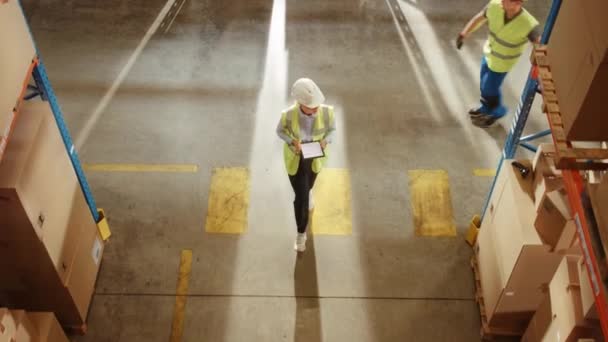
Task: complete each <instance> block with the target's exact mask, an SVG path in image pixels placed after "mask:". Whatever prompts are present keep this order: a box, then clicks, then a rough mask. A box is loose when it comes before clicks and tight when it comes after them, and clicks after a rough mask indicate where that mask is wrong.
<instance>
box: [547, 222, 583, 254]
mask: <svg viewBox="0 0 608 342" xmlns="http://www.w3.org/2000/svg"><path fill="white" fill-rule="evenodd" d="M577 238H578V235H577V232H576V223H574V220H568V222H567V223H566V226H565V227H564V229H563V231H562V233H561V235H560V237H559V240H557V244H556V245H555V247H554V248H553V250H554V251H555V252H557V253H563V254H580V255H582V251H581V249H580V245H579V246H575V244H576V243H577V241H578V240H577ZM573 247H575V248H576V250H574V251H573V250H572V248H573Z"/></svg>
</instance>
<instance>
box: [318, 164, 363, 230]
mask: <svg viewBox="0 0 608 342" xmlns="http://www.w3.org/2000/svg"><path fill="white" fill-rule="evenodd" d="M313 197H314V202H315V209H314V210H313V212H311V214H312V226H311V229H312V233H313V234H325V235H348V234H351V233H352V231H353V224H352V209H351V188H350V173H349V172H348V171H347V170H346V169H324V170H323V171H321V173H320V174H319V176H318V178H317V181H316V183H315V187H314V190H313Z"/></svg>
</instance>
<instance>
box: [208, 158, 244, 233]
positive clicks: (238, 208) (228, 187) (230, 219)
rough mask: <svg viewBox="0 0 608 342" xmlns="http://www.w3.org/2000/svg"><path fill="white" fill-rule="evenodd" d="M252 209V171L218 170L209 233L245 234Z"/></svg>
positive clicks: (236, 168) (212, 181) (212, 184)
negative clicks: (250, 199) (250, 206)
mask: <svg viewBox="0 0 608 342" xmlns="http://www.w3.org/2000/svg"><path fill="white" fill-rule="evenodd" d="M248 208H249V170H248V169H246V168H242V167H233V168H217V169H214V170H213V175H212V176H211V189H210V191H209V205H208V210H207V220H206V223H205V231H206V232H207V233H226V234H242V233H243V232H245V230H247V210H248Z"/></svg>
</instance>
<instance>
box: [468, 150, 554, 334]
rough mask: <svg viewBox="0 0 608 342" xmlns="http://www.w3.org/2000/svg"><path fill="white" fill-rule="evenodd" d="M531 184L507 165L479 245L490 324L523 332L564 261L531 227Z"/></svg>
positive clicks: (492, 199) (532, 204)
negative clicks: (544, 290) (554, 274)
mask: <svg viewBox="0 0 608 342" xmlns="http://www.w3.org/2000/svg"><path fill="white" fill-rule="evenodd" d="M532 181H533V180H532V177H528V178H527V179H524V178H523V177H522V176H521V175H520V174H519V172H517V171H516V170H515V169H514V168H513V167H512V166H511V161H510V160H507V161H505V163H504V166H503V168H502V169H501V171H500V174H499V179H498V180H497V187H495V191H494V193H493V195H492V198H491V199H490V206H489V208H488V212H487V213H486V217H485V219H484V221H483V222H482V227H481V230H480V234H479V237H478V245H477V248H478V265H479V272H480V282H481V288H482V292H483V293H482V295H483V297H484V303H485V309H486V313H485V314H486V317H487V319H488V324H489V326H490V327H491V328H497V329H498V328H500V329H506V330H509V331H511V332H519V333H521V334H523V333H524V331H525V329H526V327H527V326H528V323H529V320H530V319H531V318H532V315H533V314H534V312H535V310H536V309H537V308H538V306H539V305H540V303H541V301H542V299H543V297H544V294H543V288H546V287H547V284H548V283H549V281H550V280H551V277H552V276H553V273H554V272H555V269H556V268H557V266H558V265H559V263H560V261H561V259H562V258H563V255H560V254H557V253H551V252H550V247H548V246H545V245H543V242H542V240H541V239H540V237H539V235H538V233H537V232H536V230H535V229H534V219H535V217H536V212H535V208H534V203H533V200H532V197H533V196H532Z"/></svg>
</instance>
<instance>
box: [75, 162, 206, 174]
mask: <svg viewBox="0 0 608 342" xmlns="http://www.w3.org/2000/svg"><path fill="white" fill-rule="evenodd" d="M83 168H84V170H85V171H100V172H174V173H195V172H198V165H195V164H83Z"/></svg>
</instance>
